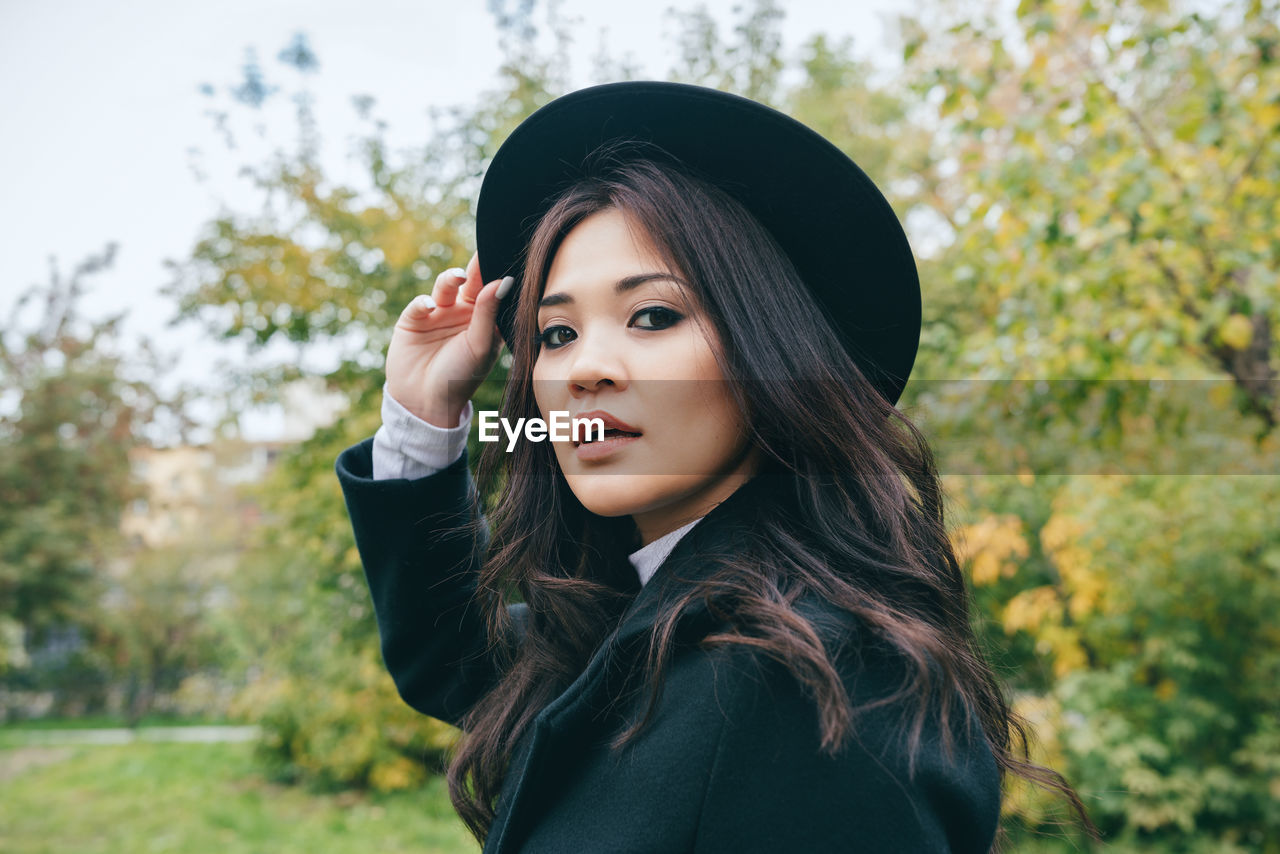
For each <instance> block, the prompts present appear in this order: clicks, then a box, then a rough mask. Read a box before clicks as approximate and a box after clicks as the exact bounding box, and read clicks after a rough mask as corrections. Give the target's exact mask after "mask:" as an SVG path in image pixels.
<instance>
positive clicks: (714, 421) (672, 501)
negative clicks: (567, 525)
mask: <svg viewBox="0 0 1280 854" xmlns="http://www.w3.org/2000/svg"><path fill="white" fill-rule="evenodd" d="M682 295H683V296H684V297H686V298H687V299H682V298H681V297H682ZM693 304H694V299H693V293H692V291H691V290H689V289H688V286H687V285H685V284H683V283H682V282H681V281H680V277H679V276H678V275H677V274H675V273H673V272H672V271H671V270H670V268H669V267H668V266H667V265H666V264H665V263H663V262H662V261H661V260H660V259H659V256H658V253H657V252H656V251H655V250H654V249H653V247H652V245H651V244H650V243H649V241H648V239H647V237H646V236H645V235H644V233H643V232H642V231H641V230H640V229H639V228H636V229H635V230H634V231H633V230H631V229H630V228H629V227H628V222H627V220H626V218H625V217H624V215H623V214H622V213H621V212H620V211H618V210H616V209H608V210H604V211H601V212H599V213H596V214H593V215H592V216H590V217H588V218H586V219H584V220H583V221H582V222H581V223H579V224H578V225H577V226H576V227H575V228H574V229H573V230H572V231H570V232H569V234H568V235H567V236H566V237H565V239H564V241H563V242H562V243H561V244H560V248H559V250H558V251H557V252H556V254H555V257H554V259H553V260H552V264H551V270H550V272H549V273H548V276H547V283H546V289H545V290H544V291H543V293H542V297H541V301H540V303H539V308H538V331H539V333H540V340H541V344H540V348H539V351H538V354H537V356H536V358H535V361H534V365H533V387H534V395H535V397H536V399H537V402H538V408H539V410H540V411H541V413H542V417H543V419H544V420H547V421H548V422H550V420H551V417H552V416H551V413H552V412H557V411H560V412H564V411H567V412H568V413H569V417H570V418H572V419H573V420H577V419H578V417H579V416H582V415H587V416H590V417H595V416H593V415H592V414H593V413H595V414H596V415H599V417H607V416H605V415H604V413H607V414H608V416H612V417H613V419H615V420H616V421H618V422H621V423H622V424H623V425H625V427H624V428H623V429H625V430H627V431H628V432H631V431H634V434H638V435H631V436H619V437H618V438H609V437H611V436H613V435H614V434H613V432H612V431H610V432H609V433H607V434H606V440H605V441H604V442H592V443H582V444H579V445H575V444H574V443H572V442H552V443H551V444H552V448H553V450H554V452H555V455H556V460H557V461H558V462H559V464H560V470H561V472H562V473H563V474H564V477H565V479H566V480H567V481H568V483H569V488H570V489H572V490H573V494H574V495H575V496H577V498H578V500H579V501H581V502H582V504H583V506H584V507H586V508H587V510H589V511H591V512H592V513H596V514H598V515H601V516H622V515H629V516H631V517H632V518H633V519H634V520H635V522H636V525H637V527H638V528H639V530H640V535H641V540H642V542H644V543H646V544H647V543H650V542H652V541H653V540H655V539H657V538H658V537H660V536H662V535H663V534H665V533H668V532H670V531H673V530H675V529H676V528H678V527H680V526H682V525H684V524H686V523H688V522H691V521H693V520H694V519H696V518H698V517H699V516H702V515H703V514H705V513H706V512H707V511H709V510H710V509H711V508H712V507H714V506H715V505H717V504H719V503H720V502H721V501H723V500H724V499H725V498H728V497H729V495H731V494H732V493H733V491H734V490H735V489H737V488H738V487H739V486H740V485H741V484H742V483H744V482H745V481H746V480H747V479H748V478H749V477H750V476H751V474H752V473H754V471H755V466H756V462H757V454H756V453H755V449H754V448H753V447H749V446H748V443H747V440H746V436H745V433H744V430H743V424H742V420H741V418H740V417H739V415H738V411H737V407H736V406H735V405H734V402H733V399H732V397H731V396H730V393H729V388H728V386H727V384H726V383H725V382H724V381H723V380H724V378H723V375H722V373H721V371H720V366H719V365H718V364H717V362H716V359H715V353H716V352H717V350H718V348H719V346H720V345H719V342H718V341H716V340H708V337H707V336H708V335H712V336H713V338H714V334H713V333H712V331H711V330H712V327H711V324H710V323H709V322H707V319H706V318H705V317H703V316H701V315H700V314H699V313H697V311H696V310H695V311H692V312H691V309H692V306H693ZM699 320H701V321H703V324H702V325H701V326H700V325H699V323H698V322H697V321H699ZM703 328H705V329H706V330H707V333H706V334H704V332H703ZM584 432H585V431H584Z"/></svg>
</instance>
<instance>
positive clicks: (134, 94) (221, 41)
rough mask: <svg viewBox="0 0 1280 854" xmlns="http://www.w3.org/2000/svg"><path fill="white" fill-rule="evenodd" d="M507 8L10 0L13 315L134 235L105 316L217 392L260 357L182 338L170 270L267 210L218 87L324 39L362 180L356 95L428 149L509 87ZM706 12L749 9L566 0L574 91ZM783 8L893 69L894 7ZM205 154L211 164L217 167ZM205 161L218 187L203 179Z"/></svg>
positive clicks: (6, 180)
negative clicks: (224, 211)
mask: <svg viewBox="0 0 1280 854" xmlns="http://www.w3.org/2000/svg"><path fill="white" fill-rule="evenodd" d="M516 2H518V0H515V2H511V0H508V3H507V5H508V6H512V5H516ZM488 5H489V4H488V3H487V2H483V0H450V1H449V2H442V0H417V2H414V0H366V2H363V3H360V4H354V3H350V2H344V3H339V2H332V0H306V2H301V0H253V1H252V2H248V0H220V2H217V3H192V2H174V0H111V2H101V0H0V116H2V117H3V119H2V121H3V128H4V130H3V133H0V188H2V189H0V312H3V316H4V317H6V318H7V317H8V315H9V312H10V311H11V309H12V306H13V303H14V301H15V299H16V298H17V296H18V294H19V293H21V292H22V291H23V290H25V289H26V288H27V287H28V286H30V285H31V284H34V283H37V282H45V281H47V280H48V277H49V272H48V271H49V258H50V256H54V257H56V259H57V262H58V265H59V267H60V269H61V270H62V271H63V272H64V273H66V272H69V271H70V269H71V268H72V267H73V266H74V265H75V264H77V263H78V262H80V261H81V260H83V259H84V258H85V257H86V256H87V255H89V254H90V253H97V252H100V251H101V250H102V249H103V247H104V246H105V245H106V244H107V243H108V242H109V241H115V242H117V243H118V244H119V250H118V254H117V256H116V260H115V264H114V266H113V268H112V269H111V270H109V271H107V272H104V273H101V274H99V275H97V276H94V277H92V278H91V279H90V280H89V283H90V285H91V287H92V290H91V292H90V294H89V297H88V299H87V305H88V307H89V309H90V311H91V314H92V315H93V316H95V317H102V316H105V315H107V314H113V313H117V312H119V311H123V310H128V311H129V319H128V322H127V325H126V329H127V330H128V332H129V334H130V335H131V336H138V335H145V336H147V337H149V338H151V339H152V340H153V341H154V342H156V343H157V344H158V345H159V347H160V348H161V350H163V351H165V352H168V353H171V354H172V355H173V360H174V363H175V365H176V370H175V373H174V375H173V376H174V379H175V380H179V379H180V380H183V381H191V382H205V381H208V379H210V378H211V369H210V366H211V364H212V363H213V362H214V361H215V360H217V359H219V358H233V359H236V358H242V356H241V355H240V354H239V351H238V350H234V349H231V348H229V347H227V346H226V345H219V344H215V343H214V342H212V341H200V340H196V339H198V337H199V334H198V331H197V329H196V327H195V326H194V325H185V326H182V327H179V328H177V329H170V328H167V326H166V321H167V320H168V319H169V318H170V317H171V316H172V314H173V307H172V304H171V303H170V302H169V301H167V300H166V299H164V298H162V297H161V296H160V295H159V293H158V290H159V288H160V286H161V285H162V284H164V283H165V281H167V272H166V271H165V269H164V267H163V261H164V259H166V258H172V259H182V258H184V257H186V256H187V254H188V253H189V252H190V249H191V247H192V246H193V244H194V242H195V240H196V237H197V235H198V233H199V229H200V227H201V225H202V224H203V223H205V222H207V221H208V220H209V219H210V218H211V217H213V216H214V215H216V214H217V212H218V208H219V205H220V204H227V205H230V206H231V207H232V208H233V209H236V210H240V211H249V210H252V206H253V203H254V202H255V201H256V198H257V197H256V196H254V195H252V194H250V193H248V192H246V191H245V190H244V188H243V187H241V186H239V184H238V182H237V181H236V180H235V179H234V165H235V163H238V162H240V161H241V160H243V159H244V155H245V154H246V152H245V151H243V150H242V151H241V152H238V154H239V155H240V157H239V159H233V157H232V154H231V153H228V152H227V151H226V149H225V146H224V144H223V143H222V142H220V140H219V138H218V136H217V134H216V133H215V131H214V129H213V124H212V122H211V120H210V119H209V117H208V116H207V115H205V111H206V110H207V109H208V107H209V104H210V99H209V98H206V97H203V96H201V94H200V92H199V89H200V86H201V85H202V84H206V83H207V84H211V85H213V86H214V87H216V88H217V89H218V90H220V91H225V90H226V87H228V86H231V85H234V84H236V83H237V82H239V80H240V69H241V66H242V65H243V64H244V61H245V56H246V50H247V49H254V50H256V52H257V55H258V58H259V59H260V60H261V62H262V64H263V66H264V67H265V68H266V69H267V71H268V73H269V74H273V75H280V79H279V81H278V82H280V83H283V84H285V85H286V86H288V85H289V84H291V83H292V82H293V81H292V79H291V78H289V77H288V76H287V75H284V71H285V69H282V68H281V66H279V65H278V64H277V63H276V61H275V57H276V54H277V53H279V51H280V50H281V49H282V48H283V47H285V46H286V45H287V44H288V43H289V42H290V41H291V40H292V38H293V36H294V34H295V33H297V32H303V33H305V34H306V36H307V38H308V40H309V42H310V44H311V47H312V48H313V50H314V51H315V53H316V55H317V56H318V57H319V60H320V69H319V72H318V73H317V74H314V75H312V76H311V78H310V82H309V84H308V87H309V89H310V90H311V92H312V93H313V95H314V96H315V99H316V107H315V109H316V112H317V117H318V123H319V132H320V135H321V137H322V139H323V141H324V145H325V148H324V161H325V164H326V168H327V170H328V172H329V174H330V175H332V176H334V177H336V178H341V177H342V175H343V173H344V171H346V172H347V173H348V174H350V175H351V176H352V178H353V179H354V178H355V176H356V174H357V173H355V172H354V171H350V170H348V169H346V167H347V165H348V160H347V158H346V148H347V145H346V141H347V140H349V139H350V138H352V137H354V136H356V135H357V134H359V133H361V131H362V127H363V126H362V124H361V122H360V119H359V118H358V116H357V115H356V112H355V110H354V109H353V108H352V106H351V96H352V95H355V94H360V93H364V94H369V95H372V96H374V97H375V98H376V99H377V104H378V106H377V108H376V114H377V116H378V117H379V118H381V119H383V120H385V121H386V122H387V125H388V139H389V140H390V141H391V142H392V143H393V144H402V145H406V146H408V145H412V144H414V143H416V142H421V140H422V139H423V138H424V137H425V134H426V131H427V128H428V123H427V118H426V109H427V107H428V106H430V105H436V106H448V105H452V104H465V103H468V102H469V101H470V100H472V99H474V98H475V96H476V95H477V94H478V93H479V92H481V91H483V90H485V89H488V88H491V87H492V86H494V85H495V83H496V69H497V65H498V62H499V61H500V53H499V50H498V48H497V47H496V44H495V40H496V38H497V30H496V28H495V25H494V23H493V19H492V16H491V15H490V13H489V12H488ZM698 5H704V6H705V7H706V8H708V9H709V10H711V11H712V13H713V14H714V15H715V16H716V17H717V19H718V20H720V21H721V22H722V23H723V24H724V25H725V26H727V25H729V24H731V22H732V21H733V20H734V15H733V14H732V11H731V10H732V7H733V6H734V5H736V3H735V2H734V0H708V2H706V3H702V4H698V3H692V2H685V0H674V2H667V3H662V2H660V3H654V4H647V3H599V2H589V0H564V2H562V3H561V4H560V9H561V14H562V15H564V16H566V17H568V18H570V19H576V20H577V21H578V24H577V25H576V26H575V27H574V32H575V33H577V34H578V39H577V42H576V44H575V46H574V51H575V54H574V58H573V65H572V68H573V71H574V77H575V86H581V85H586V84H587V83H588V82H590V70H591V57H592V56H593V55H594V54H595V53H596V52H597V50H598V44H599V39H600V37H601V31H602V30H603V31H604V38H605V39H606V40H607V43H608V45H609V46H610V49H611V50H612V51H613V52H615V53H618V54H630V55H631V56H632V58H633V59H634V60H635V61H636V62H638V63H639V64H640V65H641V67H642V68H643V69H644V71H645V73H646V75H647V76H651V77H662V76H663V75H664V73H665V71H666V70H667V69H668V68H669V67H670V65H671V64H672V62H673V59H674V51H673V50H672V49H671V47H672V45H673V43H674V38H673V31H674V24H673V22H672V20H671V18H670V17H669V16H667V15H665V14H664V13H663V10H664V9H666V8H668V7H670V6H675V7H677V8H680V9H692V8H696V7H697V6H698ZM783 7H784V9H785V10H786V13H787V17H786V21H785V25H784V37H785V45H784V49H785V50H786V51H787V52H788V53H789V54H791V53H794V52H795V51H796V49H797V48H798V46H799V45H800V44H801V43H802V42H803V41H804V40H805V39H806V38H808V37H809V36H810V35H812V34H813V33H815V32H825V33H828V34H831V35H834V36H842V35H852V36H853V37H854V38H855V46H856V49H857V51H858V53H859V54H860V55H862V56H863V57H865V58H869V59H873V60H876V61H879V62H881V63H887V62H891V61H892V59H891V56H892V54H891V53H890V51H889V45H888V44H887V42H886V38H887V36H886V26H885V18H884V15H885V13H887V12H888V11H889V10H890V9H893V8H895V7H894V5H893V4H891V3H889V2H887V0H856V1H855V2H845V3H832V2H830V0H791V1H790V2H784V3H783ZM896 8H902V6H901V4H898V5H897V7H896ZM537 19H539V20H540V19H541V15H540V13H539V15H538V18H537ZM219 100H220V102H221V103H224V104H225V102H226V99H225V98H220V99H219ZM242 112H243V111H242ZM276 112H277V113H278V114H280V115H282V116H283V117H284V118H285V119H291V116H290V115H289V114H288V113H287V112H286V111H284V110H277V111H276ZM292 128H293V125H292V124H291V122H286V123H285V124H282V125H280V126H279V127H269V128H268V135H267V140H268V142H269V143H270V145H271V147H274V146H277V145H287V142H288V139H289V137H288V135H287V132H290V131H291V130H292ZM282 133H284V134H285V136H284V137H283V138H281V134H282ZM249 141H250V142H251V141H252V140H249ZM192 149H199V150H200V151H201V152H202V155H201V156H200V157H199V159H196V160H193V155H192V154H191V153H190V152H191V150H192ZM262 150H263V152H266V151H268V150H269V148H268V147H266V146H265V144H264V147H263V149H262ZM251 151H252V150H251V149H250V153H251ZM193 165H195V166H197V167H198V168H199V170H200V171H202V172H203V173H204V174H205V175H206V176H207V179H206V180H205V181H203V182H201V181H198V180H197V178H196V176H195V174H194V172H193ZM273 419H274V416H272V415H260V416H258V417H257V418H256V419H253V420H251V421H250V422H247V423H246V425H245V426H246V430H247V432H249V433H252V434H254V435H267V434H270V433H271V432H272V431H273V430H274V429H275V427H276V426H277V422H276V421H274V420H273Z"/></svg>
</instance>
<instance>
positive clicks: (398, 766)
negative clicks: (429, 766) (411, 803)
mask: <svg viewBox="0 0 1280 854" xmlns="http://www.w3.org/2000/svg"><path fill="white" fill-rule="evenodd" d="M426 776H427V775H426V771H425V770H424V769H423V766H422V763H419V762H410V761H409V760H408V759H406V758H404V757H403V756H397V757H396V758H395V759H392V760H391V761H389V762H379V763H378V764H377V765H374V766H373V769H372V770H371V771H370V772H369V785H370V786H372V787H373V788H375V789H377V790H378V791H379V792H393V791H396V790H399V789H410V788H413V787H414V786H417V785H418V784H420V783H422V782H423V781H424V780H425V779H426Z"/></svg>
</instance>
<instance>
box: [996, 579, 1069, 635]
mask: <svg viewBox="0 0 1280 854" xmlns="http://www.w3.org/2000/svg"><path fill="white" fill-rule="evenodd" d="M1061 614H1062V603H1061V602H1060V601H1059V599H1058V591H1057V590H1054V589H1053V588H1052V587H1050V586H1047V585H1046V586H1044V587H1033V588H1032V589H1030V590H1024V591H1022V592H1021V593H1019V594H1018V595H1017V596H1014V597H1013V598H1012V599H1010V600H1009V604H1007V605H1005V606H1004V620H1003V622H1004V630H1005V633H1006V634H1013V633H1014V632H1017V631H1026V632H1030V633H1031V634H1032V635H1036V634H1037V633H1038V632H1037V630H1039V629H1042V628H1044V627H1045V626H1046V625H1048V624H1049V623H1051V622H1052V623H1057V622H1060V621H1061Z"/></svg>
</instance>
